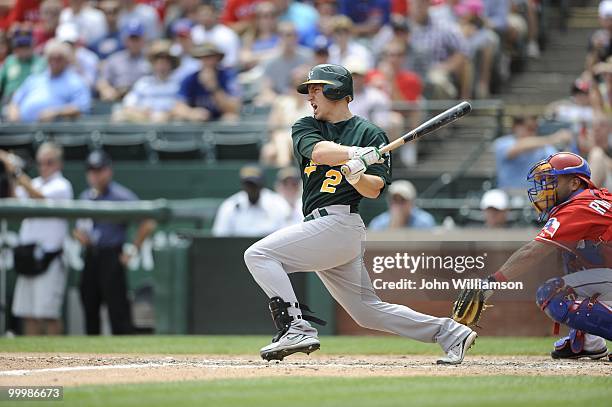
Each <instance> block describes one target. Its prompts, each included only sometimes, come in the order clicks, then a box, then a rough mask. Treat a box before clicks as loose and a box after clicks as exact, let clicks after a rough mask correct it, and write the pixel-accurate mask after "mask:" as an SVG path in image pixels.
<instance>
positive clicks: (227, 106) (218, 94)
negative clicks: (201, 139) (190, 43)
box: [174, 43, 241, 122]
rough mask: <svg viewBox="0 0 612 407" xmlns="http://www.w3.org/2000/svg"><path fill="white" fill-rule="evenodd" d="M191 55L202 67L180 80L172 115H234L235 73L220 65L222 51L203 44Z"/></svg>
mask: <svg viewBox="0 0 612 407" xmlns="http://www.w3.org/2000/svg"><path fill="white" fill-rule="evenodd" d="M192 55H193V57H194V58H198V59H200V60H201V61H202V68H201V69H200V70H199V71H198V72H195V73H193V74H191V75H188V76H187V77H186V78H185V79H183V81H182V82H181V86H180V90H179V102H178V103H177V104H176V107H175V109H174V115H175V117H176V118H178V119H183V120H189V121H196V122H205V121H209V120H219V119H231V118H236V117H237V116H238V114H239V112H240V106H241V103H240V90H239V86H238V82H237V78H236V75H235V73H234V72H233V71H232V70H230V69H228V68H222V67H221V65H220V63H221V60H222V59H223V52H222V51H220V50H219V49H218V48H217V47H216V46H215V45H214V44H212V43H204V44H202V45H200V46H198V47H196V48H194V50H193V51H192Z"/></svg>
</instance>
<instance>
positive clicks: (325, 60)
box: [312, 41, 329, 66]
mask: <svg viewBox="0 0 612 407" xmlns="http://www.w3.org/2000/svg"><path fill="white" fill-rule="evenodd" d="M313 52H314V53H313V61H312V66H315V65H321V64H329V45H328V44H327V41H325V43H322V44H315V47H314V49H313Z"/></svg>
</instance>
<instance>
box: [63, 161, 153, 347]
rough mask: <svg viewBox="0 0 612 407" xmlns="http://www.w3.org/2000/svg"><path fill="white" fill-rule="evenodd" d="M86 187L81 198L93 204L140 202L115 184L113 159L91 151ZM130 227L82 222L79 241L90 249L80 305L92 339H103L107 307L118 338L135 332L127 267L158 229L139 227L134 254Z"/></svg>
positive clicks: (77, 235)
mask: <svg viewBox="0 0 612 407" xmlns="http://www.w3.org/2000/svg"><path fill="white" fill-rule="evenodd" d="M86 164H87V183H88V184H89V186H90V187H89V188H88V189H86V190H85V191H83V193H82V194H81V196H80V199H83V200H90V201H136V200H138V197H137V196H136V195H135V194H134V193H133V192H132V191H130V190H129V189H127V188H126V187H124V186H122V185H121V184H118V183H117V182H114V181H113V170H112V166H111V164H112V163H111V159H110V157H109V156H108V155H107V154H106V153H105V152H104V151H101V150H98V151H94V152H92V153H91V154H90V155H89V156H88V157H87V160H86ZM127 227H128V225H127V223H125V222H124V223H118V222H112V221H106V220H80V221H78V222H77V227H76V229H75V230H74V231H73V235H74V237H75V238H76V239H77V240H78V241H79V242H80V243H81V245H83V246H84V247H85V267H84V269H83V273H82V275H81V301H82V302H83V308H84V310H85V326H86V330H87V334H88V335H99V334H100V306H101V305H102V304H106V306H107V307H108V313H109V317H110V322H111V328H112V332H113V334H114V335H122V334H123V335H125V334H129V333H131V332H132V317H131V311H130V304H129V301H128V298H127V290H128V285H127V279H126V275H125V267H126V266H127V264H128V262H129V261H130V259H131V257H132V256H134V255H136V254H137V253H138V250H139V249H140V246H141V245H142V243H143V242H144V240H145V239H146V238H147V237H148V236H149V235H150V234H151V233H152V232H153V230H154V229H155V222H154V221H152V220H145V221H143V222H142V223H141V224H140V227H139V228H138V231H137V232H136V237H135V238H134V241H133V244H132V246H129V247H130V248H131V250H129V249H128V248H126V249H125V250H124V244H125V242H126V240H127Z"/></svg>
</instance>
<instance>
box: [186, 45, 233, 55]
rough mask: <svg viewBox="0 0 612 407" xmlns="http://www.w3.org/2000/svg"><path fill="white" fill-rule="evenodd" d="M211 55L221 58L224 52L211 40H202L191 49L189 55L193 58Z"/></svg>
mask: <svg viewBox="0 0 612 407" xmlns="http://www.w3.org/2000/svg"><path fill="white" fill-rule="evenodd" d="M211 55H217V56H218V57H219V58H223V56H224V55H225V54H224V53H223V51H221V50H220V49H219V47H217V46H216V45H215V44H213V43H212V42H204V43H202V44H200V45H198V46H197V47H195V48H194V49H193V50H191V56H192V57H194V58H202V57H209V56H211Z"/></svg>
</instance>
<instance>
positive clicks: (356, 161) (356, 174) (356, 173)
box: [345, 158, 367, 185]
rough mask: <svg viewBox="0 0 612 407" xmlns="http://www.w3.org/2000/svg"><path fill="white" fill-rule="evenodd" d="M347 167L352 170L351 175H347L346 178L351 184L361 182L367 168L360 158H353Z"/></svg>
mask: <svg viewBox="0 0 612 407" xmlns="http://www.w3.org/2000/svg"><path fill="white" fill-rule="evenodd" d="M345 165H346V166H347V167H348V169H349V170H350V173H349V174H348V175H345V178H346V180H347V181H348V183H349V184H351V185H355V184H356V183H357V182H359V179H360V178H361V175H362V174H363V173H364V172H365V170H366V168H367V166H366V164H365V163H364V162H363V160H362V159H360V158H353V159H352V160H349V161H348V162H347V163H346V164H345Z"/></svg>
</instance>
